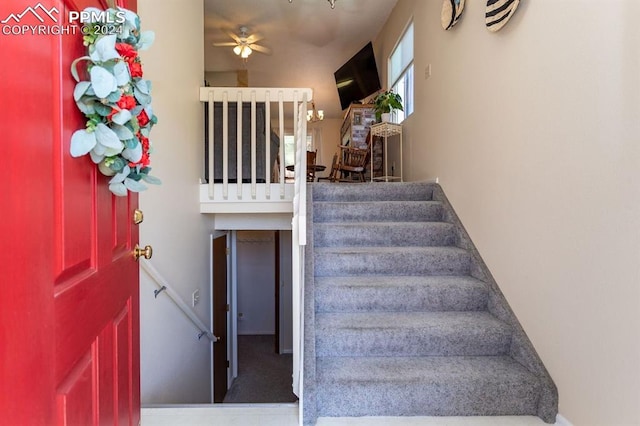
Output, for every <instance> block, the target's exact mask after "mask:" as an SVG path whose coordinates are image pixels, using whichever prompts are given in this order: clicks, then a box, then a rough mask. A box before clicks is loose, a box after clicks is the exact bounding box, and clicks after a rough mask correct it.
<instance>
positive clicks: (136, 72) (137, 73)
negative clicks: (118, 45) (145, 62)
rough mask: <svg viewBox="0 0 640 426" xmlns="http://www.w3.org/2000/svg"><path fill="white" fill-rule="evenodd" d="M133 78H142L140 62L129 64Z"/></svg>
mask: <svg viewBox="0 0 640 426" xmlns="http://www.w3.org/2000/svg"><path fill="white" fill-rule="evenodd" d="M127 64H129V73H130V74H131V77H132V78H136V77H142V64H141V63H140V62H127Z"/></svg>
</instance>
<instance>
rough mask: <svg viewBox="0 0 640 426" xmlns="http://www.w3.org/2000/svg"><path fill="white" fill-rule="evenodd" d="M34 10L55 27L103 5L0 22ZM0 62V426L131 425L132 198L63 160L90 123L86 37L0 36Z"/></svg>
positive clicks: (5, 5)
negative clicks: (77, 89) (79, 95)
mask: <svg viewBox="0 0 640 426" xmlns="http://www.w3.org/2000/svg"><path fill="white" fill-rule="evenodd" d="M37 3H40V4H41V5H42V6H43V7H44V8H46V9H47V10H51V8H54V7H55V8H56V9H57V10H58V11H59V16H60V17H61V20H66V16H68V11H69V10H80V9H83V8H85V7H87V6H94V7H99V8H101V9H104V8H105V7H106V3H104V2H102V1H99V0H82V1H80V0H79V1H77V2H74V1H71V0H41V1H39V2H31V1H25V0H4V1H3V2H2V3H1V4H0V16H1V17H2V19H4V18H5V17H6V16H8V15H9V14H10V13H15V14H18V13H21V12H22V11H23V10H25V9H26V8H27V7H29V6H31V7H35V6H36V4H37ZM119 4H120V5H122V6H127V7H128V8H135V2H133V3H132V2H129V3H128V4H125V2H124V1H122V2H119ZM25 19H28V17H27V18H25ZM0 20H1V19H0ZM36 24H37V23H36ZM0 54H1V57H2V58H3V60H2V67H0V68H1V74H0V84H1V85H2V90H1V91H0V97H1V99H2V103H1V104H2V105H3V107H2V110H3V117H2V120H1V121H2V128H1V129H0V138H2V145H3V157H4V160H3V162H6V164H5V165H4V166H2V167H0V170H1V171H0V173H1V174H2V178H1V179H0V182H1V183H0V191H1V193H2V198H3V200H4V202H3V203H2V204H3V208H2V213H0V214H1V215H2V218H1V219H0V227H1V228H0V234H1V235H2V246H1V250H0V255H1V257H0V324H1V325H0V348H1V349H0V350H1V351H2V353H1V354H0V363H1V364H0V374H1V377H0V413H2V414H0V417H1V418H2V420H1V421H0V423H2V424H7V425H9V424H11V425H56V424H57V425H116V424H117V425H138V424H139V422H140V379H139V372H140V350H139V296H138V264H137V263H136V261H135V260H134V259H133V256H132V250H133V246H134V245H135V244H136V242H137V240H138V230H137V227H136V226H135V225H134V224H133V214H134V210H135V209H136V208H137V204H138V199H137V196H129V197H128V198H119V197H115V196H113V195H112V194H111V193H110V192H109V190H108V186H107V179H106V178H104V177H103V176H101V175H100V174H99V173H98V172H97V170H96V167H95V165H93V163H91V161H90V160H89V158H86V157H84V158H79V159H73V158H71V156H70V155H69V143H70V138H71V134H72V133H73V132H74V131H75V130H77V129H80V128H82V127H84V126H85V119H84V117H83V116H82V114H81V113H80V112H79V111H78V110H77V107H76V105H75V103H74V100H73V89H74V86H75V82H74V81H73V79H72V77H71V74H70V71H69V69H70V65H71V62H72V61H73V60H74V59H75V58H77V57H80V56H83V55H85V54H86V53H85V47H84V46H83V45H82V35H81V34H77V35H71V34H64V35H45V34H21V35H4V34H3V35H0Z"/></svg>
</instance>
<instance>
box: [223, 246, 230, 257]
mask: <svg viewBox="0 0 640 426" xmlns="http://www.w3.org/2000/svg"><path fill="white" fill-rule="evenodd" d="M224 250H225V253H226V254H227V256H229V255H230V254H231V249H230V248H229V247H227V248H226V249H224Z"/></svg>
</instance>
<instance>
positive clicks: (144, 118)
mask: <svg viewBox="0 0 640 426" xmlns="http://www.w3.org/2000/svg"><path fill="white" fill-rule="evenodd" d="M149 121H151V120H149V116H148V115H147V113H146V111H145V110H142V112H141V113H140V114H138V124H139V125H140V127H144V126H146V125H147V124H149Z"/></svg>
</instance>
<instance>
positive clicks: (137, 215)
mask: <svg viewBox="0 0 640 426" xmlns="http://www.w3.org/2000/svg"><path fill="white" fill-rule="evenodd" d="M143 220H144V214H143V213H142V210H138V209H136V211H134V212H133V223H135V224H136V225H140V224H141V223H142V221H143Z"/></svg>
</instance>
